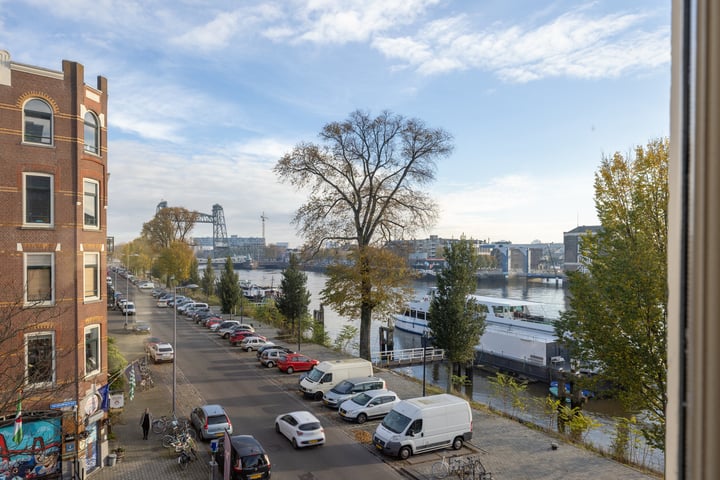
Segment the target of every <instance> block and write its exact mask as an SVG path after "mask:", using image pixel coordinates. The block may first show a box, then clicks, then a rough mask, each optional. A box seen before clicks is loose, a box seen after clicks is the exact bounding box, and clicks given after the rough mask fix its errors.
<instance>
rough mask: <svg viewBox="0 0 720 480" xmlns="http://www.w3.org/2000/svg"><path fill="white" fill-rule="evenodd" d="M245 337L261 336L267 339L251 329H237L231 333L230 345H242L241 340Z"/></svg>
mask: <svg viewBox="0 0 720 480" xmlns="http://www.w3.org/2000/svg"><path fill="white" fill-rule="evenodd" d="M245 337H260V338H262V339H263V340H267V338H265V337H263V336H262V335H258V334H257V333H255V332H251V331H250V330H236V331H235V332H233V334H232V335H230V345H232V346H233V347H234V346H235V345H240V342H242V341H243V339H245Z"/></svg>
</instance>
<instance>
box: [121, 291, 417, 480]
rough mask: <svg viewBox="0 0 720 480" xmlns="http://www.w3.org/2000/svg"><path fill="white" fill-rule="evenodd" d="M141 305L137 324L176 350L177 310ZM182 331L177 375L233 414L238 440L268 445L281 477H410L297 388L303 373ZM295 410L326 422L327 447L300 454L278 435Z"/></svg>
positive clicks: (145, 298) (189, 327)
mask: <svg viewBox="0 0 720 480" xmlns="http://www.w3.org/2000/svg"><path fill="white" fill-rule="evenodd" d="M136 292H137V291H136ZM135 300H136V305H138V311H139V312H140V313H139V316H138V319H137V320H138V321H142V322H148V323H151V325H152V335H153V336H157V337H161V338H164V339H167V340H168V341H170V342H171V343H173V340H172V339H173V324H174V323H175V322H174V320H173V313H174V310H173V309H170V308H167V309H164V308H157V307H155V306H154V303H153V302H152V297H151V296H150V294H149V293H144V292H137V293H136V294H135ZM176 325H177V342H176V344H175V349H176V358H177V362H178V363H177V368H178V369H179V370H181V371H182V373H183V375H184V376H185V378H186V379H187V381H188V382H190V383H191V384H192V385H193V386H194V387H195V388H197V389H198V390H199V392H200V394H201V395H202V396H203V397H204V398H205V400H206V402H207V403H218V404H220V405H222V406H223V407H224V408H225V410H226V412H227V413H228V415H229V416H230V419H231V422H232V424H233V432H234V433H235V434H251V435H253V436H254V437H255V438H257V439H258V440H259V441H260V443H261V444H262V445H263V446H264V447H265V449H266V450H267V451H268V454H269V457H270V459H271V462H272V471H273V478H278V479H283V478H293V479H297V478H305V479H317V480H323V479H328V480H330V479H337V478H343V479H347V480H352V479H362V480H367V479H368V478H382V479H393V478H396V479H401V478H404V477H402V476H401V475H399V474H398V473H397V471H396V470H394V469H393V468H391V467H390V466H389V465H388V464H386V463H384V462H383V461H382V460H381V459H379V458H378V457H377V456H376V455H373V454H372V453H371V452H369V451H368V449H367V448H366V447H364V446H363V445H362V444H360V443H358V442H357V441H356V440H355V439H354V438H353V437H352V432H351V431H350V430H349V428H348V427H349V425H347V424H345V422H344V421H342V420H341V419H339V418H336V417H338V415H337V413H336V412H335V411H331V410H329V409H326V408H324V407H322V406H321V405H320V403H319V402H314V401H311V400H306V399H304V398H302V397H301V396H300V394H299V393H298V391H297V388H296V385H297V380H296V379H298V378H299V377H300V375H299V374H293V375H291V376H288V375H287V374H284V373H281V372H280V371H279V370H277V368H273V369H267V368H264V367H262V366H260V364H259V362H258V361H257V359H256V354H255V352H245V351H242V350H240V349H239V348H237V347H231V346H230V345H229V343H228V341H227V340H225V339H222V338H221V337H220V336H219V335H217V334H215V333H212V332H209V331H208V330H207V329H205V328H203V327H201V326H198V325H196V324H195V323H194V322H192V321H190V320H189V319H187V318H186V317H185V316H183V315H181V314H178V315H177V322H176ZM158 368H167V369H172V368H173V366H172V364H164V365H159V366H158ZM291 378H292V381H290V379H291ZM295 410H310V411H312V412H313V413H314V414H316V416H318V417H319V418H320V419H321V422H322V424H323V427H324V428H325V435H326V445H324V446H320V447H311V448H306V449H300V450H295V449H293V447H292V446H291V445H290V442H289V441H288V440H287V439H286V438H285V437H284V436H282V435H279V434H277V433H276V432H275V429H274V421H275V417H276V416H277V415H279V414H281V413H286V412H290V411H295Z"/></svg>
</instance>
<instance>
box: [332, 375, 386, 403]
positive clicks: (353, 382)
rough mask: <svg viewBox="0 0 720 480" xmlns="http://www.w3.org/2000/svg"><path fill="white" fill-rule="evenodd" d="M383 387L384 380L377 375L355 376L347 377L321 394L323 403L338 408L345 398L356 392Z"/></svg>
mask: <svg viewBox="0 0 720 480" xmlns="http://www.w3.org/2000/svg"><path fill="white" fill-rule="evenodd" d="M384 388H385V380H383V379H382V378H378V377H355V378H348V379H346V380H343V381H342V382H340V383H338V384H337V385H335V386H334V387H333V388H331V389H330V390H328V391H327V392H325V394H323V405H325V406H326V407H330V408H338V407H339V406H340V404H341V403H343V402H344V401H345V400H349V399H351V398H352V397H354V396H355V395H357V394H358V393H362V392H367V391H370V390H382V389H384Z"/></svg>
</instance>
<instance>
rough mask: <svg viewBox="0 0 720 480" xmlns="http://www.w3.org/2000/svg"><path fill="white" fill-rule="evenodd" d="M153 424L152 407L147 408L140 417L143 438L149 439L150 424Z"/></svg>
mask: <svg viewBox="0 0 720 480" xmlns="http://www.w3.org/2000/svg"><path fill="white" fill-rule="evenodd" d="M151 424H152V414H151V413H150V409H149V408H146V409H145V413H143V414H142V417H140V426H142V431H143V440H147V437H148V432H150V425H151Z"/></svg>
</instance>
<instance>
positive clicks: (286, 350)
mask: <svg viewBox="0 0 720 480" xmlns="http://www.w3.org/2000/svg"><path fill="white" fill-rule="evenodd" d="M265 350H282V352H283V353H295V350H293V349H292V348H288V347H281V346H280V345H263V346H262V347H260V348H258V349H257V358H258V360H260V357H261V356H262V353H263V352H264V351H265Z"/></svg>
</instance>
